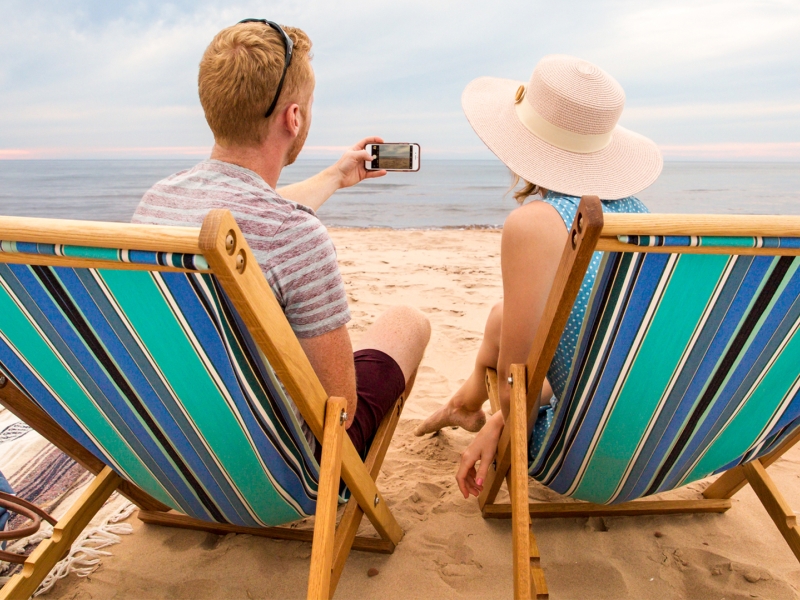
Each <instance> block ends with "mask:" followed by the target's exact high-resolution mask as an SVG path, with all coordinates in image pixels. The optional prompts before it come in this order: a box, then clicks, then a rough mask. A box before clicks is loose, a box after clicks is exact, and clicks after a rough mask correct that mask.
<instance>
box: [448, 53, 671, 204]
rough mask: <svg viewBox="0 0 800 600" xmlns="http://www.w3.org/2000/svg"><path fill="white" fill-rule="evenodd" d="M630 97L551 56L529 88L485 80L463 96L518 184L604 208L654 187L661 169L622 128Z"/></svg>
mask: <svg viewBox="0 0 800 600" xmlns="http://www.w3.org/2000/svg"><path fill="white" fill-rule="evenodd" d="M624 104H625V92H623V91H622V87H620V85H619V83H617V81H616V80H615V79H614V78H613V77H611V76H610V75H609V74H608V73H606V72H605V71H603V70H602V69H600V68H599V67H597V66H595V65H593V64H592V63H590V62H587V61H585V60H580V59H578V58H573V57H571V56H562V55H551V56H545V57H544V58H543V59H542V60H541V61H539V64H538V65H536V68H535V69H534V70H533V75H531V80H530V81H529V82H528V84H527V85H525V84H524V82H522V81H513V80H510V79H498V78H496V77H479V78H478V79H476V80H474V81H472V82H471V83H470V84H469V85H468V86H467V87H466V89H465V90H464V94H463V95H462V96H461V105H462V106H463V108H464V113H466V115H467V119H468V120H469V122H470V125H472V128H473V129H474V130H475V132H476V133H477V134H478V135H479V136H480V138H481V139H482V140H483V141H484V143H485V144H486V145H487V146H488V147H489V149H490V150H491V151H492V152H494V153H495V154H496V155H497V157H498V158H499V159H500V160H502V161H503V162H504V163H505V164H506V165H507V166H508V168H510V169H511V170H512V171H513V172H514V173H516V174H517V175H519V176H520V177H522V178H524V179H526V180H527V181H530V182H531V183H535V184H538V185H540V186H542V187H543V188H546V189H548V190H552V191H554V192H560V193H562V194H568V195H570V196H582V195H584V194H594V195H597V196H600V198H603V199H606V200H613V199H617V198H625V197H627V196H631V195H633V194H635V193H637V192H639V191H641V190H643V189H644V188H646V187H647V186H649V185H650V184H651V183H653V182H654V181H655V180H656V178H657V177H658V175H659V174H660V173H661V167H662V165H663V161H662V159H661V153H660V152H659V150H658V147H657V146H656V145H655V144H654V143H653V142H652V141H650V140H649V139H647V138H646V137H644V136H641V135H639V134H638V133H634V132H632V131H629V130H627V129H624V128H623V127H620V126H619V125H617V121H619V117H620V115H621V114H622V107H623V106H624Z"/></svg>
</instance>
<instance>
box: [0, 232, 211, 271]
mask: <svg viewBox="0 0 800 600" xmlns="http://www.w3.org/2000/svg"><path fill="white" fill-rule="evenodd" d="M0 252H3V253H6V254H41V255H45V256H67V257H70V258H84V259H88V260H107V261H111V262H122V263H133V264H140V265H159V266H162V267H176V268H178V269H190V270H193V271H205V270H208V262H206V257H205V256H203V255H202V254H181V253H178V252H150V251H147V250H120V249H117V248H95V247H92V246H69V245H65V244H36V243H33V242H9V241H5V240H3V241H0Z"/></svg>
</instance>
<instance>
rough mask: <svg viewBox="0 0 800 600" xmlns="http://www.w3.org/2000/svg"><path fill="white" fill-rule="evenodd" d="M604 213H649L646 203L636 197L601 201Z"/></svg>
mask: <svg viewBox="0 0 800 600" xmlns="http://www.w3.org/2000/svg"><path fill="white" fill-rule="evenodd" d="M600 203H601V204H602V205H603V212H613V213H649V212H650V211H649V210H648V208H647V207H646V206H645V205H644V203H643V202H642V201H641V200H639V199H638V198H637V197H635V196H628V197H627V198H620V199H619V200H601V201H600Z"/></svg>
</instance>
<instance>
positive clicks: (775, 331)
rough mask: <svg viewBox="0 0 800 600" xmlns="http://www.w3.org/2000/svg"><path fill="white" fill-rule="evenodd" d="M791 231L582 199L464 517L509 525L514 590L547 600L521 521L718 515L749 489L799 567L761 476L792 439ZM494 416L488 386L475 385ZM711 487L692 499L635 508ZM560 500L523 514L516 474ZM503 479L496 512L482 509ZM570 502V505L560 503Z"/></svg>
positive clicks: (793, 538) (786, 519)
mask: <svg viewBox="0 0 800 600" xmlns="http://www.w3.org/2000/svg"><path fill="white" fill-rule="evenodd" d="M595 251H604V252H603V255H602V260H601V263H600V267H599V271H598V275H597V279H596V281H595V283H594V286H593V289H592V291H591V296H590V300H589V304H588V307H587V310H586V312H585V314H584V315H583V317H582V320H581V322H580V323H579V324H578V326H579V331H580V333H579V336H578V343H577V346H576V348H575V351H574V355H573V360H572V363H571V367H570V372H569V376H568V378H567V383H566V386H565V391H564V394H563V397H562V398H560V399H559V402H558V403H557V405H556V407H555V410H554V414H553V419H552V423H551V424H550V426H549V428H548V429H547V432H546V434H545V436H544V439H543V441H542V443H541V446H540V448H539V450H538V451H537V452H536V455H535V456H532V457H531V460H532V462H531V463H530V464H529V460H528V459H529V457H528V437H527V423H528V422H529V419H530V417H531V416H532V410H533V409H534V407H535V406H536V400H537V396H538V391H539V390H541V389H542V383H543V381H544V378H545V376H546V375H547V372H548V369H549V367H550V364H551V361H552V359H553V356H554V355H555V353H556V349H557V347H558V345H559V342H560V339H561V334H562V332H563V331H564V330H565V327H566V325H567V323H568V320H569V318H570V313H571V311H572V306H573V304H574V302H575V298H576V297H577V295H578V292H579V289H580V287H581V284H582V282H583V278H584V274H585V273H586V270H587V268H588V267H589V263H590V261H591V259H592V256H593V253H594V252H595ZM798 329H800V219H799V218H797V217H771V216H731V215H728V216H716V215H714V216H708V215H706V216H703V215H659V214H646V215H642V214H605V215H604V214H603V213H602V210H601V207H600V202H599V200H598V199H597V198H596V197H584V198H582V200H581V205H580V207H579V209H578V213H577V215H576V218H575V221H574V223H573V226H572V229H571V231H570V233H569V239H568V241H567V244H566V247H565V249H564V252H563V255H562V259H561V263H560V265H559V269H558V273H557V275H556V277H555V280H554V285H553V288H552V289H551V291H550V294H549V297H548V300H547V305H546V308H545V311H544V313H543V317H542V321H541V325H540V327H539V329H538V330H537V332H536V336H535V339H534V342H533V346H532V348H531V351H530V354H529V356H528V360H527V363H526V364H518V365H513V366H512V367H511V372H510V378H509V379H510V383H511V409H510V411H511V414H510V424H509V426H508V427H506V428H505V430H504V431H503V436H502V439H501V441H500V445H499V448H498V455H497V460H496V463H495V464H496V467H493V468H492V469H490V473H489V477H488V478H487V481H486V483H485V484H484V490H483V494H482V495H481V496H480V497H479V504H480V507H481V509H482V511H483V515H484V517H487V518H492V517H494V518H508V517H509V516H510V517H511V518H512V521H513V525H512V528H513V557H514V559H513V560H514V590H515V596H516V597H518V598H527V597H531V596H534V597H539V598H541V597H547V585H546V581H545V577H544V572H543V571H542V568H541V565H540V563H539V552H538V549H537V546H536V541H535V538H534V536H533V532H532V531H531V528H530V523H531V517H533V518H548V517H549V518H553V517H580V516H582V517H587V516H614V515H653V514H666V513H690V512H724V511H726V510H727V509H728V508H730V506H731V501H730V498H731V496H733V494H735V493H736V492H737V491H738V490H739V489H741V488H742V487H743V486H744V485H745V484H746V483H748V482H749V483H750V485H751V486H752V488H753V490H754V491H755V493H756V494H757V495H758V497H759V499H760V500H761V502H762V503H763V505H764V507H765V508H766V510H767V512H768V513H769V515H770V517H771V518H772V519H773V521H774V522H775V524H776V525H777V527H778V529H779V531H780V532H781V534H782V535H783V537H784V538H785V539H786V541H787V542H788V544H789V547H790V548H791V550H792V552H794V554H795V556H796V557H797V558H798V560H800V530H798V528H797V525H796V519H795V515H794V513H793V512H792V511H791V509H790V508H789V506H788V504H787V503H786V501H785V500H784V499H783V497H782V496H781V494H780V492H779V491H778V490H777V488H776V487H775V484H774V483H773V482H772V480H771V479H770V477H769V475H768V474H767V472H766V470H765V468H766V467H767V466H769V465H770V464H771V463H772V462H774V461H775V460H777V459H778V458H779V457H780V456H781V455H782V454H783V453H784V452H786V450H788V449H789V448H790V447H791V446H792V445H794V444H795V443H796V442H797V441H798V439H800V429H798V425H800V395H798V391H800V335H798ZM487 385H488V388H489V391H490V399H491V400H492V403H493V407H494V409H495V410H497V408H498V407H499V402H498V400H497V375H496V373H494V372H493V371H490V372H488V373H487ZM714 474H721V476H720V477H719V478H717V479H716V480H715V481H714V482H713V483H712V484H711V485H710V486H708V487H707V488H706V489H705V490H704V492H703V494H702V497H701V498H698V499H697V500H669V499H663V498H659V499H658V500H655V499H643V500H637V499H638V498H642V497H645V496H651V495H653V494H659V493H662V492H666V491H669V490H673V489H675V488H678V487H681V486H685V485H687V484H689V483H691V482H693V481H697V480H699V479H702V478H705V477H708V476H710V475H714ZM529 476H530V477H533V478H534V479H536V480H537V481H539V482H540V483H542V484H544V485H546V486H547V487H549V488H550V489H552V490H554V491H556V492H559V493H560V494H563V495H565V496H569V497H570V500H565V501H564V502H559V503H530V504H529V502H528V477H529ZM506 478H508V480H509V487H510V490H509V492H510V495H511V503H510V505H509V504H497V503H495V499H496V497H497V493H498V490H499V489H500V486H501V484H502V482H503V480H504V479H506ZM575 500H577V501H575Z"/></svg>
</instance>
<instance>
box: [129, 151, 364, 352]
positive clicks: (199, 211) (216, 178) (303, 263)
mask: <svg viewBox="0 0 800 600" xmlns="http://www.w3.org/2000/svg"><path fill="white" fill-rule="evenodd" d="M212 208H227V209H228V210H229V211H231V213H232V214H233V217H234V218H235V219H236V223H237V224H238V225H239V228H240V229H241V230H242V233H244V237H245V239H247V243H248V245H249V246H250V249H251V250H252V251H253V254H254V255H255V257H256V260H257V261H258V265H259V266H260V267H261V270H262V271H263V272H264V275H265V276H266V278H267V281H268V282H269V285H270V287H271V288H272V291H273V292H274V294H275V297H276V298H277V299H278V302H279V303H280V305H281V307H282V308H283V312H284V313H285V314H286V318H287V319H288V321H289V324H290V325H291V326H292V329H293V330H294V332H295V334H296V335H297V337H301V338H309V337H315V336H318V335H322V334H323V333H327V332H329V331H333V330H334V329H336V328H338V327H341V326H342V325H344V324H345V323H347V322H348V321H349V320H350V311H349V309H348V307H347V295H346V294H345V291H344V284H343V282H342V276H341V274H340V273H339V265H338V263H337V262H336V250H335V248H334V247H333V242H332V241H331V238H330V236H329V235H328V230H327V229H326V228H325V226H324V225H323V224H322V222H320V220H319V219H318V218H317V215H316V214H315V213H314V211H313V210H312V209H310V208H308V207H306V206H303V205H301V204H297V203H296V202H292V201H291V200H287V199H286V198H282V197H281V196H280V194H278V193H277V192H276V191H275V190H273V189H272V188H271V187H270V186H269V185H268V184H267V182H266V181H264V180H263V179H262V178H261V177H260V176H259V175H258V174H257V173H255V172H253V171H251V170H250V169H245V168H244V167H240V166H238V165H234V164H231V163H226V162H222V161H218V160H205V161H203V162H201V163H200V164H198V165H196V166H195V167H193V168H191V169H189V170H187V171H181V172H180V173H176V174H175V175H172V176H170V177H167V178H166V179H163V180H161V181H159V182H158V183H156V184H155V185H154V186H153V187H152V188H150V190H148V192H147V193H146V194H145V195H144V197H142V200H141V202H139V206H137V207H136V212H135V213H134V215H133V219H132V222H133V223H146V224H151V225H179V226H180V225H182V226H193V225H200V224H202V222H203V219H204V218H205V216H206V215H207V214H208V211H209V210H211V209H212Z"/></svg>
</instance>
